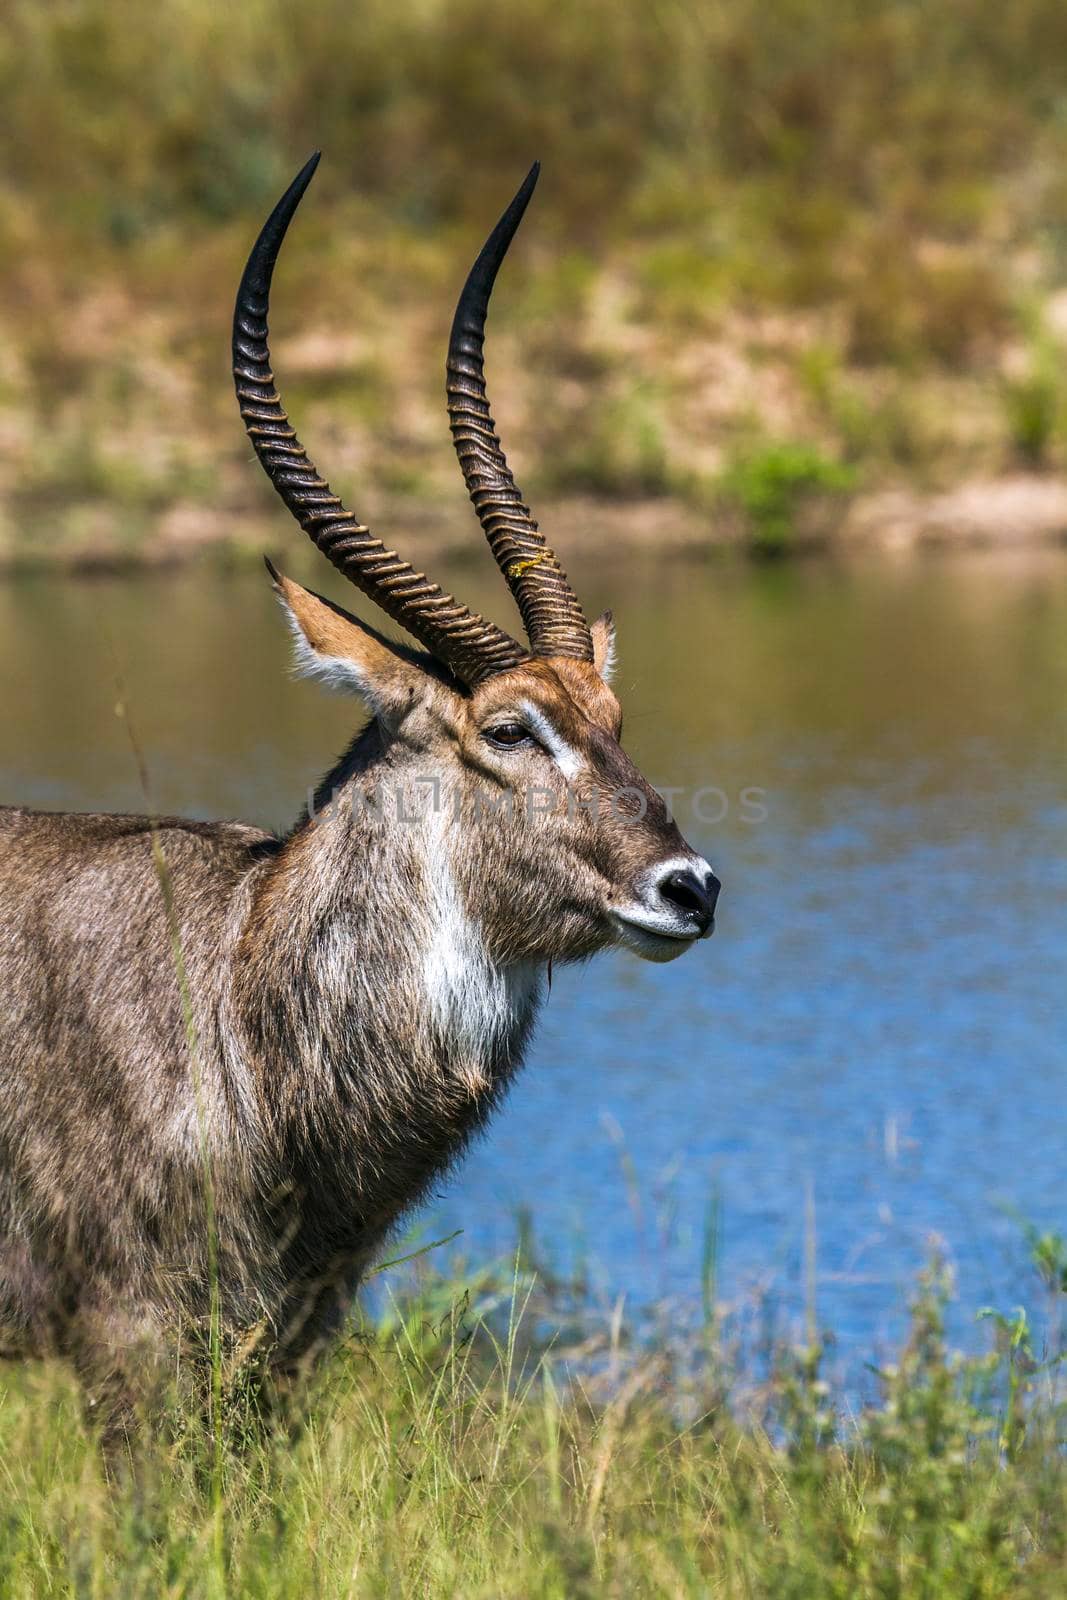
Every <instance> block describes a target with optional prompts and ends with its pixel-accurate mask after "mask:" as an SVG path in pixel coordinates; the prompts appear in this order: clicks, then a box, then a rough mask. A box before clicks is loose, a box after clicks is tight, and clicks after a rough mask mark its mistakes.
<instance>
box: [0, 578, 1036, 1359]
mask: <svg viewBox="0 0 1067 1600" xmlns="http://www.w3.org/2000/svg"><path fill="white" fill-rule="evenodd" d="M455 582H456V584H457V586H458V587H460V588H461V591H462V592H463V594H464V597H467V596H470V597H471V600H472V602H473V603H475V604H481V605H483V606H486V607H488V609H490V610H494V609H495V610H496V611H497V613H498V614H499V600H498V599H497V598H496V597H495V596H494V594H493V591H492V590H489V589H485V588H482V589H480V588H479V585H478V582H477V581H474V580H472V575H471V574H470V573H468V572H466V571H464V572H462V573H459V574H456V575H455ZM585 582H586V592H587V593H588V594H589V598H590V603H591V604H593V603H595V602H597V601H600V602H602V603H604V604H607V603H613V604H615V605H616V608H617V611H618V614H619V620H620V631H621V639H620V643H621V652H622V662H623V666H622V671H621V674H620V696H621V698H622V700H623V704H624V708H625V709H626V712H627V743H628V745H629V747H630V748H631V750H632V751H633V752H634V754H635V756H636V757H637V759H638V760H639V761H640V762H641V763H642V765H643V766H644V769H645V771H646V772H647V774H648V776H649V777H650V778H652V779H653V781H658V782H660V783H662V784H671V785H672V786H675V787H678V788H680V789H682V790H683V793H682V794H681V795H680V796H679V798H678V800H677V802H676V805H677V811H678V816H679V820H680V822H681V824H682V826H683V830H684V831H686V832H687V834H688V836H689V837H690V838H691V840H692V842H693V843H694V844H696V845H697V846H698V847H699V848H701V849H702V850H703V851H704V852H705V853H706V854H707V855H708V856H709V858H710V859H711V860H712V861H713V862H714V864H715V866H716V868H717V870H718V871H719V873H720V876H721V877H722V879H723V882H724V889H723V895H722V900H721V902H720V907H721V914H720V917H719V922H718V931H717V933H716V936H715V938H714V940H712V941H711V942H710V944H705V945H702V946H701V947H700V948H699V949H698V950H696V951H694V952H692V953H690V954H687V955H686V956H685V957H683V958H682V959H681V960H679V961H677V962H675V963H674V964H672V965H671V966H668V967H657V966H648V965H644V964H642V963H640V962H638V961H636V960H635V959H633V958H632V957H629V956H622V955H620V956H618V957H608V958H602V959H600V960H599V961H598V962H595V963H593V964H591V965H590V966H588V967H586V968H583V969H580V970H569V971H568V970H562V971H561V970H557V972H556V973H555V976H554V982H553V989H552V994H551V999H550V1002H549V1005H548V1007H547V1009H546V1011H545V1014H544V1018H543V1022H542V1025H541V1027H540V1031H539V1033H538V1036H537V1039H536V1042H535V1045H534V1048H533V1050H532V1053H531V1056H530V1059H529V1062H528V1065H527V1068H526V1070H525V1072H524V1074H523V1075H522V1077H521V1078H520V1080H519V1082H518V1084H517V1085H516V1087H515V1089H514V1091H513V1093H512V1094H511V1096H510V1099H509V1100H508V1102H507V1104H506V1106H505V1107H504V1109H503V1110H502V1112H501V1113H500V1115H499V1116H498V1118H497V1119H496V1121H495V1122H494V1124H493V1126H492V1128H491V1129H490V1131H489V1134H488V1136H487V1137H486V1138H485V1139H484V1140H483V1141H481V1142H480V1143H479V1144H478V1145H477V1146H476V1147H475V1149H474V1150H473V1151H472V1152H471V1153H470V1155H469V1157H468V1159H467V1160H466V1161H465V1163H464V1164H463V1165H462V1167H461V1168H460V1169H459V1170H458V1171H457V1173H456V1174H454V1175H453V1176H452V1177H450V1178H449V1180H448V1181H447V1183H446V1184H444V1185H442V1188H441V1191H440V1194H439V1195H438V1196H437V1197H436V1198H435V1199H434V1200H433V1202H432V1204H431V1207H430V1210H429V1212H428V1214H427V1215H426V1216H425V1217H424V1218H423V1219H422V1223H423V1234H424V1237H427V1238H429V1237H434V1236H436V1235H437V1234H443V1233H447V1232H450V1231H452V1230H453V1229H458V1228H461V1229H462V1230H463V1234H462V1238H461V1240H460V1241H457V1243H456V1244H454V1245H453V1246H452V1247H451V1248H452V1249H453V1250H455V1249H457V1248H458V1249H461V1250H462V1252H463V1253H464V1254H465V1255H466V1256H467V1257H468V1258H470V1259H471V1260H473V1261H481V1260H484V1259H485V1258H486V1257H488V1256H490V1255H493V1254H495V1253H498V1252H499V1253H502V1254H503V1253H506V1252H508V1251H509V1250H511V1249H512V1248H513V1246H514V1242H515V1239H516V1227H517V1223H516V1218H517V1216H518V1215H519V1213H521V1212H523V1211H528V1212H529V1213H530V1214H531V1216H532V1221H533V1225H534V1229H535V1233H536V1237H537V1239H538V1241H539V1243H540V1246H541V1248H542V1249H543V1250H544V1253H545V1255H546V1257H547V1258H548V1259H549V1260H550V1261H552V1262H554V1263H555V1264H556V1265H557V1266H559V1267H561V1268H569V1267H573V1266H574V1265H575V1264H576V1263H582V1264H583V1265H584V1266H585V1267H586V1268H587V1270H588V1271H589V1273H590V1274H591V1276H592V1278H593V1281H594V1283H595V1285H597V1287H598V1292H601V1293H602V1294H603V1296H604V1297H605V1300H606V1301H607V1300H610V1299H612V1298H614V1297H615V1296H617V1295H619V1294H624V1295H625V1296H626V1297H627V1298H628V1300H629V1302H630V1303H631V1304H635V1303H640V1302H642V1301H648V1300H651V1299H653V1298H655V1297H662V1296H668V1297H670V1298H672V1299H673V1300H675V1301H676V1302H677V1305H678V1308H679V1311H678V1314H679V1315H680V1316H682V1315H685V1314H686V1308H689V1307H695V1306H696V1305H697V1304H698V1303H699V1294H700V1262H701V1254H702V1249H703V1242H704V1235H705V1229H706V1227H707V1222H708V1214H709V1207H710V1206H711V1205H712V1203H713V1201H714V1202H715V1203H717V1204H718V1207H719V1214H720V1232H721V1249H720V1254H719V1261H718V1280H717V1285H716V1292H717V1296H718V1298H719V1300H720V1301H721V1302H722V1303H723V1304H724V1305H727V1306H730V1305H743V1304H745V1303H748V1302H751V1301H752V1300H753V1298H754V1297H757V1296H760V1297H764V1298H766V1297H770V1300H771V1302H772V1303H773V1305H774V1306H775V1308H776V1314H777V1315H778V1317H779V1319H780V1321H781V1324H782V1326H783V1328H786V1329H787V1328H788V1327H790V1326H799V1322H800V1317H801V1314H802V1308H803V1305H804V1299H805V1285H804V1271H803V1252H804V1239H805V1229H806V1227H807V1228H808V1229H809V1230H810V1227H811V1221H810V1219H811V1217H812V1216H813V1218H814V1243H815V1254H816V1310H817V1317H818V1320H819V1323H820V1325H821V1326H823V1327H825V1328H828V1329H830V1330H832V1332H833V1335H834V1338H835V1341H836V1344H835V1350H836V1357H835V1359H836V1361H837V1362H838V1364H839V1365H840V1366H841V1367H842V1368H843V1369H844V1370H845V1371H846V1372H852V1373H854V1372H856V1371H858V1370H859V1369H860V1366H861V1363H862V1362H863V1361H864V1360H868V1359H871V1358H876V1357H877V1356H878V1355H879V1354H880V1353H881V1352H882V1351H884V1349H885V1348H886V1347H887V1345H888V1344H891V1343H892V1341H893V1340H894V1339H895V1338H896V1337H898V1336H899V1333H900V1330H901V1327H902V1315H903V1307H904V1303H905V1298H906V1294H907V1291H908V1288H909V1286H910V1285H911V1284H912V1283H913V1281H914V1276H915V1273H916V1271H917V1270H918V1268H919V1267H920V1266H921V1265H922V1263H923V1262H924V1261H925V1260H926V1259H927V1258H928V1256H929V1254H930V1251H931V1249H932V1248H933V1242H934V1241H938V1242H939V1248H940V1249H941V1250H942V1251H943V1252H944V1253H945V1254H946V1256H947V1258H948V1260H949V1261H950V1263H951V1264H952V1266H953V1268H954V1270H955V1273H956V1277H957V1284H958V1294H957V1299H956V1301H955V1302H954V1304H953V1307H952V1313H951V1326H952V1332H953V1334H954V1336H955V1337H956V1338H958V1339H959V1340H960V1341H961V1342H962V1343H964V1344H967V1345H970V1346H971V1347H978V1346H979V1345H981V1344H982V1343H983V1342H984V1341H985V1339H986V1337H987V1335H986V1334H985V1332H984V1330H983V1329H982V1328H981V1327H980V1326H979V1325H978V1324H977V1323H976V1321H975V1314H976V1312H977V1310H978V1309H979V1308H980V1307H981V1306H983V1305H986V1304H992V1305H995V1306H997V1307H999V1308H1003V1309H1008V1308H1010V1307H1011V1306H1013V1305H1015V1304H1017V1303H1020V1302H1022V1303H1025V1304H1027V1305H1028V1306H1029V1307H1030V1308H1031V1310H1032V1311H1033V1312H1034V1314H1035V1316H1036V1318H1037V1321H1038V1325H1039V1328H1040V1320H1041V1312H1042V1296H1041V1291H1040V1288H1039V1285H1038V1283H1037V1280H1036V1278H1035V1276H1034V1274H1033V1273H1032V1271H1031V1269H1030V1268H1029V1267H1028V1264H1027V1260H1026V1250H1025V1246H1024V1243H1023V1239H1022V1233H1021V1224H1020V1219H1021V1218H1025V1219H1027V1220H1028V1221H1031V1222H1033V1223H1035V1224H1036V1225H1038V1226H1041V1227H1058V1228H1062V1229H1064V1230H1065V1231H1067V1195H1065V1185H1064V1182H1063V1175H1064V1170H1065V1157H1067V1093H1065V1090H1067V1003H1065V993H1067V985H1065V977H1067V852H1065V848H1064V847H1065V844H1067V797H1065V786H1064V777H1065V772H1067V766H1065V754H1067V750H1065V738H1064V731H1065V724H1064V705H1065V691H1067V552H1051V553H1046V554H1045V555H1043V556H1040V557H1034V558H1033V559H1028V560H1023V559H1021V558H1004V557H993V556H981V557H978V556H976V557H962V556H956V557H953V558H951V559H949V558H945V559H940V560H918V559H915V558H912V559H910V560H908V561H905V562H902V563H898V564H894V563H890V562H888V561H882V562H878V561H868V562H864V563H859V564H853V565H850V566H834V565H831V564H829V563H827V564H816V563H812V564H809V565H805V566H803V567H800V568H793V569H752V568H746V567H738V568H732V567H731V568H728V567H724V566H718V565H709V566H707V567H674V568H671V569H669V570H668V572H667V573H666V574H658V573H656V572H654V571H653V570H652V569H648V570H646V571H644V572H640V573H631V574H628V581H627V582H626V583H625V584H624V583H623V581H622V577H621V575H619V574H612V573H610V572H608V571H604V570H601V571H599V572H596V573H592V574H590V575H588V576H587V578H586V580H585ZM590 591H591V592H590ZM57 640H59V641H62V644H61V646H60V647H59V648H58V649H57ZM116 659H117V660H118V662H119V666H120V669H121V672H122V675H123V677H124V678H125V679H126V682H127V686H129V685H133V689H132V690H131V691H130V697H131V701H132V703H133V706H134V714H135V716H136V717H137V719H138V724H139V732H140V736H141V739H142V742H143V743H144V745H145V747H146V751H147V755H148V760H149V766H150V769H151V772H152V780H153V785H154V789H155V800H156V803H157V805H158V806H159V807H160V808H162V809H170V808H174V809H182V810H187V811H190V812H192V813H194V814H200V815H213V814H214V815H227V814H244V815H246V816H249V817H251V818H253V819H255V820H263V821H266V822H269V823H272V824H279V823H283V822H284V821H285V820H286V818H287V817H288V816H290V815H291V814H293V813H294V812H295V811H296V810H297V809H298V808H299V805H300V804H301V802H302V800H303V796H304V793H305V790H306V787H307V784H308V783H309V782H311V781H312V780H313V778H314V776H315V775H316V773H317V772H318V770H320V769H321V768H322V767H324V766H325V765H327V764H328V761H329V759H330V757H331V756H332V754H333V753H334V751H335V750H336V749H337V748H338V746H339V745H340V743H341V742H342V740H343V738H344V736H345V734H346V733H347V731H348V729H349V728H350V726H351V725H352V722H353V716H352V713H351V712H350V711H349V710H348V709H347V708H345V707H344V706H343V705H339V704H338V703H337V702H330V701H328V700H323V699H322V698H321V697H320V696H319V695H318V693H317V692H316V691H315V690H314V689H313V688H312V687H311V686H307V685H296V684H293V683H291V682H288V681H287V680H286V678H285V641H284V639H283V638H282V636H281V630H280V628H279V627H278V626H277V621H276V618H275V616H274V614H273V611H272V608H271V605H270V602H269V599H268V598H267V597H266V596H265V595H263V593H262V585H261V584H260V583H259V582H258V580H256V579H253V578H242V579H233V580H229V581H227V582H225V583H221V584H220V583H219V581H218V580H215V579H212V580H209V579H207V578H196V577H185V578H182V579H172V580H162V579H156V580H152V581H142V582H141V583H136V582H126V583H119V582H115V583H108V584H103V585H97V586H90V587H85V586H77V585H73V584H56V583H49V584H44V583H41V582H38V583H36V584H32V585H24V586H9V587H8V588H6V589H0V683H2V684H4V685H6V688H5V689H4V690H3V691H2V693H3V699H2V701H0V705H2V707H3V726H2V730H0V786H2V794H3V798H4V799H15V798H21V799H27V800H35V801H37V803H41V804H47V805H55V806H70V807H84V808H88V807H96V806H113V807H120V806H132V805H137V804H138V799H137V784H136V779H135V775H134V774H133V772H132V769H131V763H130V759H129V755H128V751H127V750H126V748H125V744H124V735H123V734H122V733H121V730H120V729H117V727H116V724H115V719H114V715H113V703H114V699H115V682H114V676H113V674H114V670H115V669H114V667H113V666H112V665H111V664H110V663H112V662H113V661H115V660H116ZM710 786H714V787H715V788H716V789H717V790H720V791H721V794H722V796H723V797H724V801H725V806H726V808H727V815H726V816H725V817H724V818H722V819H721V820H720V821H717V822H715V823H712V822H707V821H706V822H700V821H699V820H695V819H694V816H693V795H694V792H695V791H696V790H697V789H699V788H701V787H703V788H705V789H706V788H709V787H710ZM744 789H752V790H758V791H760V794H759V796H758V798H759V800H760V802H761V804H762V805H763V806H764V807H765V808H766V816H765V818H764V819H763V820H754V819H753V817H752V816H751V815H749V814H748V813H749V812H750V811H751V809H752V808H751V806H749V807H747V808H746V806H745V805H743V804H742V802H741V798H740V797H741V793H742V790H744ZM715 804H716V802H711V803H709V802H708V800H707V797H705V800H704V802H703V809H704V815H705V816H708V815H710V814H712V812H713V809H714V805H715ZM721 808H722V806H721V804H720V809H721ZM806 1214H807V1216H808V1219H809V1220H808V1222H807V1223H806V1222H805V1217H806ZM1039 1336H1040V1335H1039Z"/></svg>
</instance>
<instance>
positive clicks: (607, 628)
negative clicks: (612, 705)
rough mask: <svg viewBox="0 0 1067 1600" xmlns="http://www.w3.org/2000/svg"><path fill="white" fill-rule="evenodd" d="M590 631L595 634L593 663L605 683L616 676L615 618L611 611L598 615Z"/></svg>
mask: <svg viewBox="0 0 1067 1600" xmlns="http://www.w3.org/2000/svg"><path fill="white" fill-rule="evenodd" d="M589 632H590V633H591V634H592V636H593V665H594V667H596V669H597V671H598V672H599V673H600V676H601V677H602V678H603V680H604V682H605V683H610V682H611V680H612V678H613V677H614V676H615V619H614V617H613V616H612V614H611V612H610V611H605V613H604V615H603V616H602V617H597V619H596V621H595V622H594V623H593V625H592V627H591V628H590V629H589Z"/></svg>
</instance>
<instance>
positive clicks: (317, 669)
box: [278, 595, 373, 700]
mask: <svg viewBox="0 0 1067 1600" xmlns="http://www.w3.org/2000/svg"><path fill="white" fill-rule="evenodd" d="M278 603H279V605H280V606H281V608H282V611H283V612H284V613H285V620H286V622H287V623H288V624H289V632H290V633H291V634H292V636H293V672H294V673H295V674H296V676H297V677H299V678H313V679H314V680H315V682H316V683H321V684H323V685H324V687H325V688H327V689H332V690H334V691H336V692H337V693H340V694H353V693H354V694H359V695H362V696H363V698H364V699H365V700H372V699H373V688H372V686H371V684H370V683H369V682H368V680H367V678H366V677H365V676H364V674H363V673H362V672H361V671H360V670H359V668H358V667H357V665H356V663H355V662H354V661H350V660H349V659H348V657H347V656H327V655H324V654H323V653H322V651H320V650H316V649H315V648H314V647H313V646H312V645H310V644H308V641H307V638H306V636H305V634H304V630H303V628H302V627H301V626H300V624H299V622H298V621H297V619H296V615H295V613H294V611H293V608H292V606H290V605H289V604H288V602H287V601H286V600H284V599H283V598H282V596H281V595H279V596H278Z"/></svg>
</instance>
